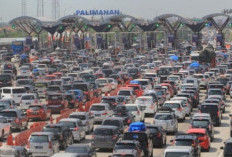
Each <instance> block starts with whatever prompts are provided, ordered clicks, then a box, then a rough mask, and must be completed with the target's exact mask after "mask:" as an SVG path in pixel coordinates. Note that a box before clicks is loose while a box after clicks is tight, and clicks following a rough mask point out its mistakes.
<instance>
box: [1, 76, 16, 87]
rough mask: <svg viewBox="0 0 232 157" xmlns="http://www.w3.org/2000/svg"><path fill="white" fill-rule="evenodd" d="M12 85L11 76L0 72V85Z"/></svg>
mask: <svg viewBox="0 0 232 157" xmlns="http://www.w3.org/2000/svg"><path fill="white" fill-rule="evenodd" d="M12 85H13V77H12V76H11V75H9V74H0V87H8V86H9V87H10V86H12Z"/></svg>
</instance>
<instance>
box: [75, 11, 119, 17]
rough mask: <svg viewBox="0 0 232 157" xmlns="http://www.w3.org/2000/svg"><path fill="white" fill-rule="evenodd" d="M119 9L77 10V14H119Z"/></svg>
mask: <svg viewBox="0 0 232 157" xmlns="http://www.w3.org/2000/svg"><path fill="white" fill-rule="evenodd" d="M119 14H120V11H119V10H76V15H82V16H84V15H119Z"/></svg>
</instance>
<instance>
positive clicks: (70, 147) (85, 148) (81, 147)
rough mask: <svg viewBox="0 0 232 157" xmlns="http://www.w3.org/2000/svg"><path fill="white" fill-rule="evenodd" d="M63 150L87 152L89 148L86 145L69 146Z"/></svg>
mask: <svg viewBox="0 0 232 157" xmlns="http://www.w3.org/2000/svg"><path fill="white" fill-rule="evenodd" d="M65 152H68V153H88V152H89V148H88V147H86V146H69V147H68V148H67V149H66V150H65Z"/></svg>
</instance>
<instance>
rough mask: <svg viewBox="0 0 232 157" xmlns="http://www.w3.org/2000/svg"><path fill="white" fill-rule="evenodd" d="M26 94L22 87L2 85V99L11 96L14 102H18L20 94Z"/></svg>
mask: <svg viewBox="0 0 232 157" xmlns="http://www.w3.org/2000/svg"><path fill="white" fill-rule="evenodd" d="M23 94H26V89H25V88H24V87H3V88H2V99H6V98H12V99H14V102H15V103H16V104H19V103H20V99H21V96H22V95H23Z"/></svg>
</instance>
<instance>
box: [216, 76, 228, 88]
mask: <svg viewBox="0 0 232 157" xmlns="http://www.w3.org/2000/svg"><path fill="white" fill-rule="evenodd" d="M217 80H218V81H219V82H221V84H223V85H224V86H225V85H226V83H227V82H228V81H229V79H228V78H219V79H217Z"/></svg>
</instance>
